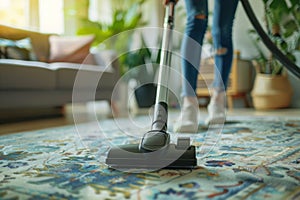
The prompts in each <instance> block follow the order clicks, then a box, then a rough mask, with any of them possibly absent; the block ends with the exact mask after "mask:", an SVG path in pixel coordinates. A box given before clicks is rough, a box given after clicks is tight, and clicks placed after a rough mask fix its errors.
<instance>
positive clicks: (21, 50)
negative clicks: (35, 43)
mask: <svg viewBox="0 0 300 200" xmlns="http://www.w3.org/2000/svg"><path fill="white" fill-rule="evenodd" d="M0 52H1V58H6V59H18V60H36V57H35V54H34V52H33V50H32V45H31V39H30V38H24V39H21V40H9V39H3V38H0Z"/></svg>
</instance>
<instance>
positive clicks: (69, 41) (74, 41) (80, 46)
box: [49, 35, 94, 64]
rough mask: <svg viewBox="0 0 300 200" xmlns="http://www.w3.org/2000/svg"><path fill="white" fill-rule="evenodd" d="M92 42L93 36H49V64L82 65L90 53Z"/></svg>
mask: <svg viewBox="0 0 300 200" xmlns="http://www.w3.org/2000/svg"><path fill="white" fill-rule="evenodd" d="M93 40H94V36H93V35H88V36H56V35H53V36H50V38H49V42H50V57H49V62H69V63H83V62H84V60H85V59H86V57H87V56H88V55H89V53H90V48H91V44H92V42H93ZM88 64H93V63H88Z"/></svg>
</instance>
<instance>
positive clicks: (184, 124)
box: [174, 0, 208, 132]
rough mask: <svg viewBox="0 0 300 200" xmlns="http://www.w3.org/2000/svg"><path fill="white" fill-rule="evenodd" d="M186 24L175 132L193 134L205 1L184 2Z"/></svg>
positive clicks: (206, 10)
mask: <svg viewBox="0 0 300 200" xmlns="http://www.w3.org/2000/svg"><path fill="white" fill-rule="evenodd" d="M185 5H186V13H187V22H186V27H185V34H184V37H183V41H182V46H181V53H182V56H183V58H182V61H181V66H182V75H183V79H182V97H183V105H182V111H181V116H180V119H179V120H178V121H179V123H176V125H175V126H174V130H175V131H177V132H195V131H197V129H198V100H197V97H196V93H195V92H196V88H197V79H198V70H199V65H200V56H201V46H202V43H203V38H204V35H205V32H206V28H207V18H208V5H207V0H185Z"/></svg>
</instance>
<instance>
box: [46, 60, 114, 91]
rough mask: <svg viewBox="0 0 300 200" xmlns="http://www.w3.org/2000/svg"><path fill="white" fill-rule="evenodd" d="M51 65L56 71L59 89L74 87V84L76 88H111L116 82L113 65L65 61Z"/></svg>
mask: <svg viewBox="0 0 300 200" xmlns="http://www.w3.org/2000/svg"><path fill="white" fill-rule="evenodd" d="M50 66H51V68H52V69H53V70H55V71H56V74H57V88H58V89H73V87H74V84H76V89H93V88H94V89H96V88H97V89H99V88H111V87H112V86H114V84H115V74H114V73H115V71H114V69H112V68H111V67H105V66H98V65H88V64H78V63H63V62H61V63H60V62H57V63H51V64H50ZM104 74H105V76H102V75H104ZM75 81H76V82H75Z"/></svg>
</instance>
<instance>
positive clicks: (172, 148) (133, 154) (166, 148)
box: [105, 0, 197, 170]
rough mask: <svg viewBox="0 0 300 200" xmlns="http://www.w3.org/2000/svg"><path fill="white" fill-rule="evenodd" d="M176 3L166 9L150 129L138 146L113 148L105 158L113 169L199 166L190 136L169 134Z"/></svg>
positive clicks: (173, 0)
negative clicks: (169, 95) (169, 83)
mask: <svg viewBox="0 0 300 200" xmlns="http://www.w3.org/2000/svg"><path fill="white" fill-rule="evenodd" d="M175 4H176V0H171V1H170V2H169V3H168V5H167V6H166V12H165V17H164V18H165V19H164V30H163V37H162V47H161V55H160V56H161V60H160V65H159V75H158V84H157V91H156V99H155V104H154V112H153V120H152V125H151V130H150V131H148V132H147V133H145V134H144V135H143V137H142V139H141V141H140V143H139V144H127V145H121V146H117V147H113V148H111V149H110V150H109V152H108V154H107V157H106V161H105V162H106V165H108V166H109V167H110V168H113V169H140V168H142V169H156V170H159V169H162V168H173V169H191V168H194V167H196V166H197V159H196V148H195V146H193V145H191V144H190V138H189V137H178V138H177V143H176V144H173V143H171V141H170V140H171V139H170V134H169V133H168V132H167V124H168V123H167V121H168V104H167V102H168V87H167V86H168V80H169V74H170V64H171V52H170V50H171V46H172V45H171V41H172V30H173V24H174V10H175Z"/></svg>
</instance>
